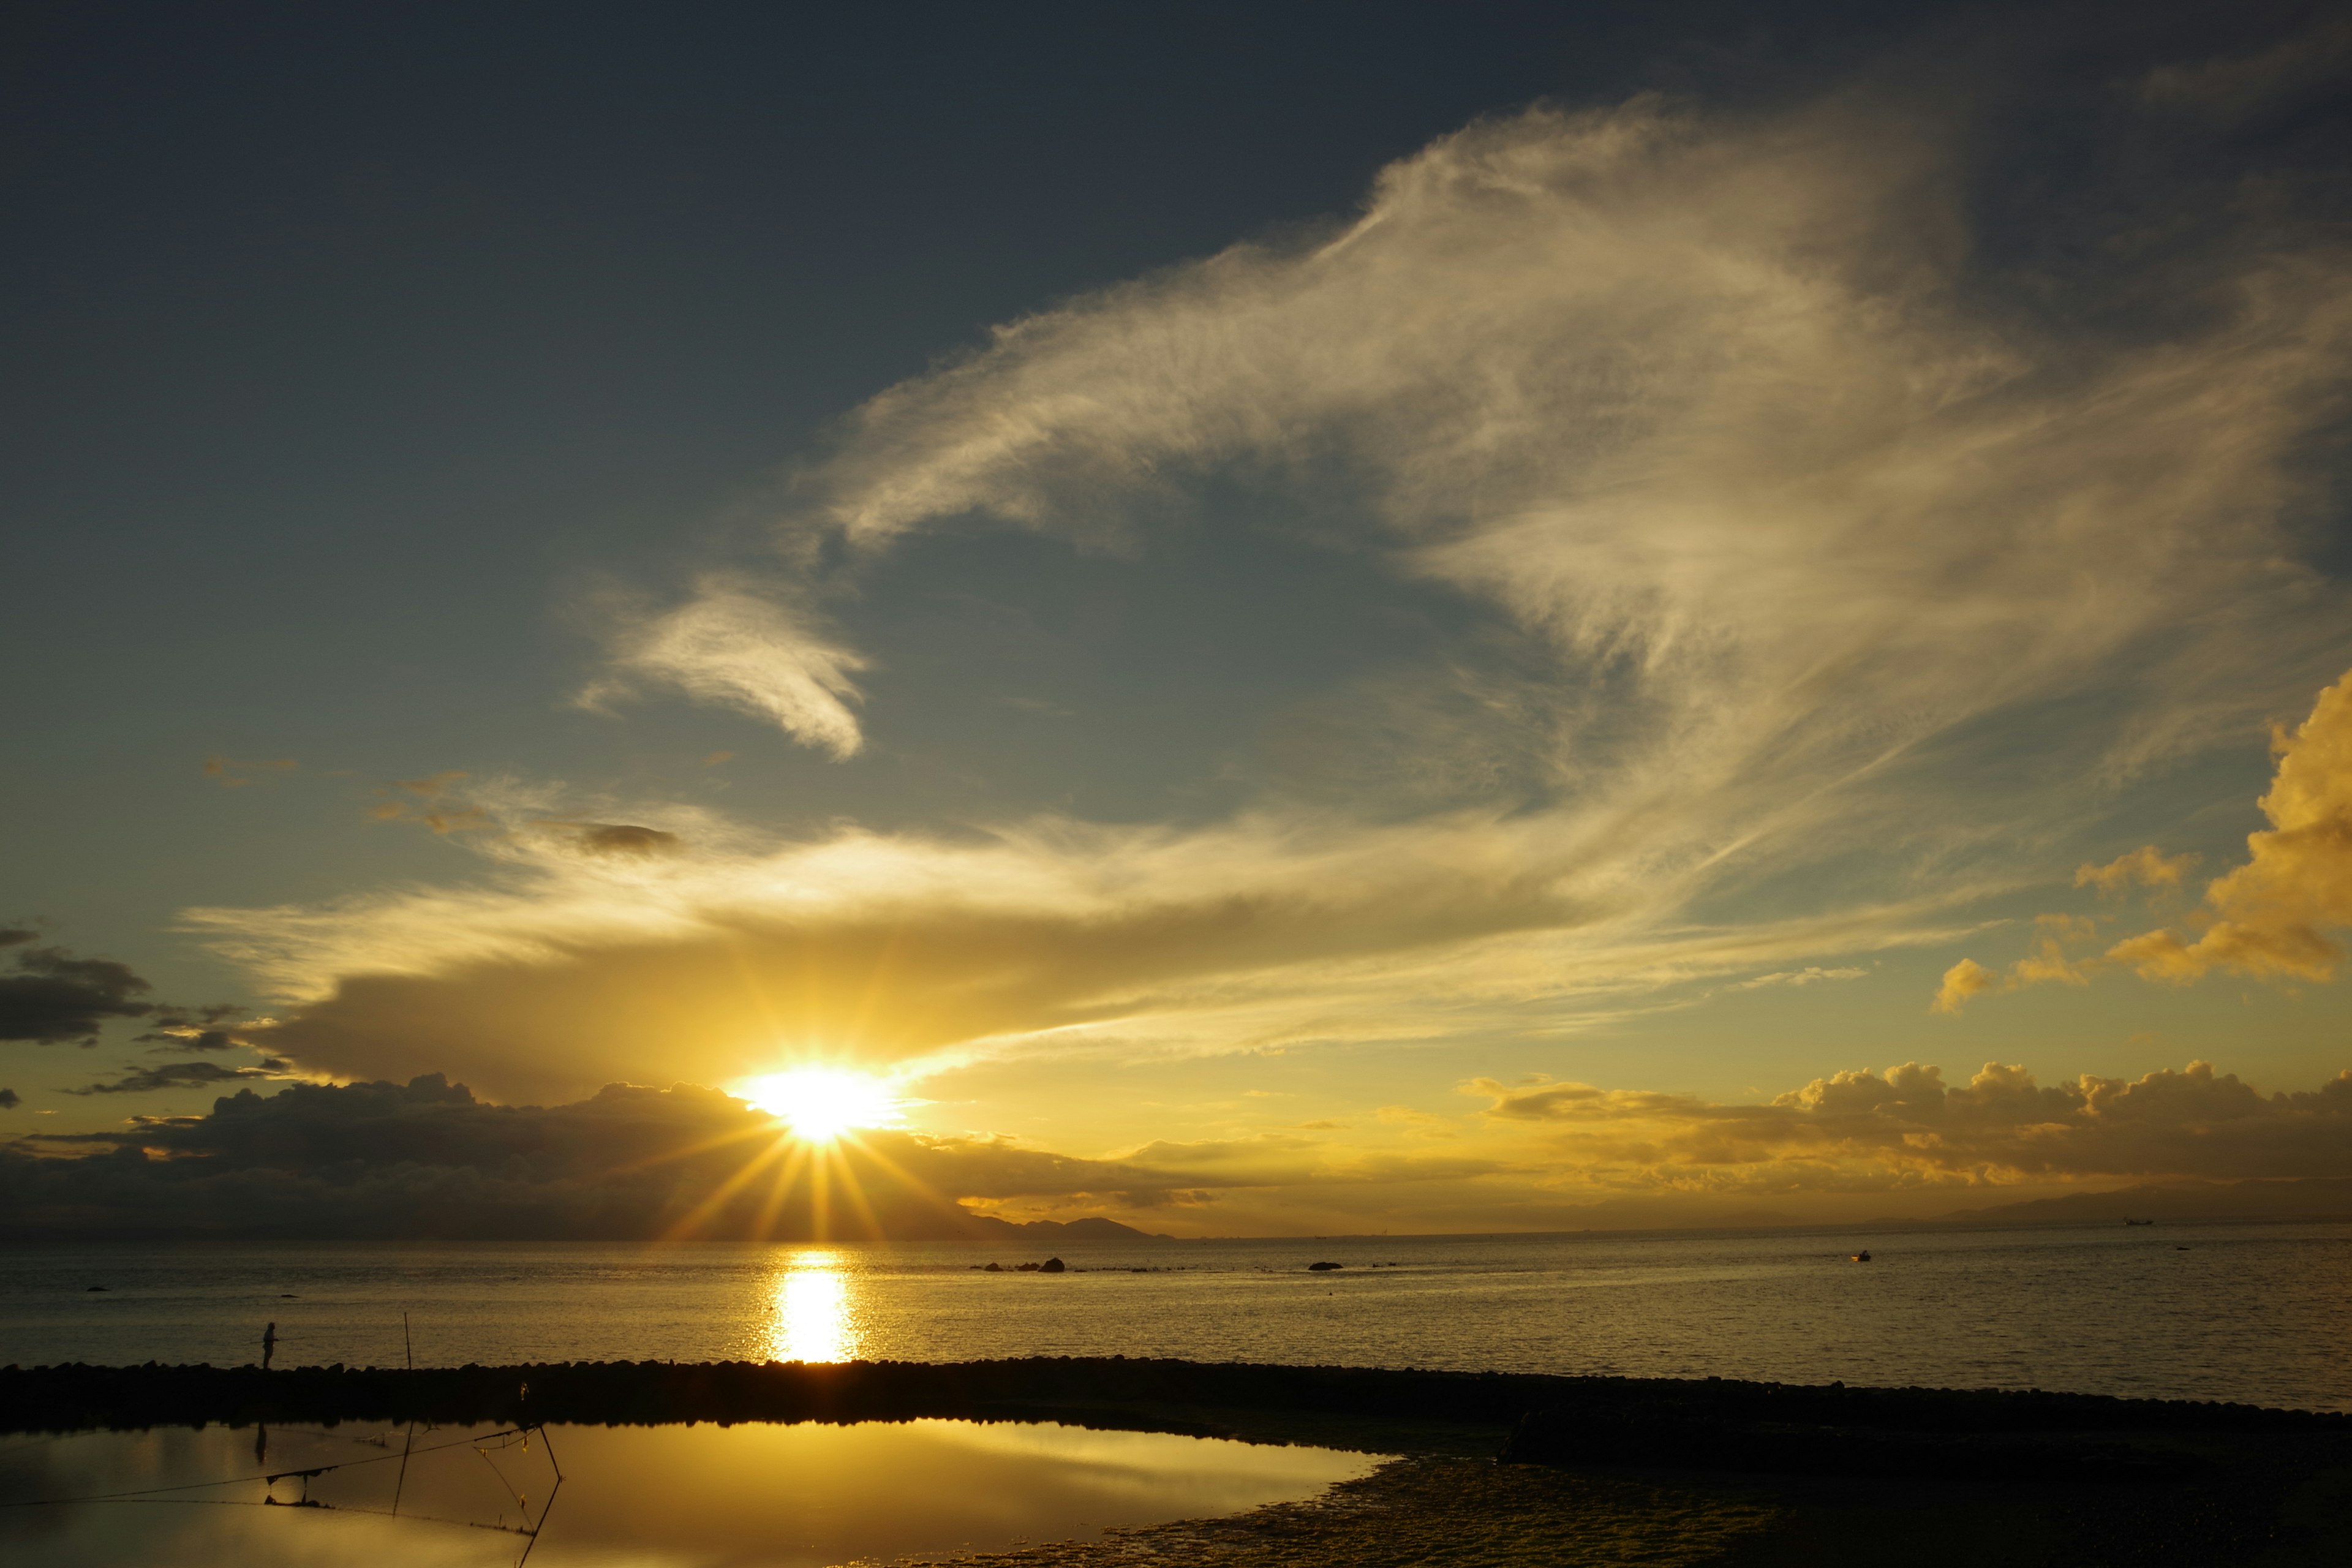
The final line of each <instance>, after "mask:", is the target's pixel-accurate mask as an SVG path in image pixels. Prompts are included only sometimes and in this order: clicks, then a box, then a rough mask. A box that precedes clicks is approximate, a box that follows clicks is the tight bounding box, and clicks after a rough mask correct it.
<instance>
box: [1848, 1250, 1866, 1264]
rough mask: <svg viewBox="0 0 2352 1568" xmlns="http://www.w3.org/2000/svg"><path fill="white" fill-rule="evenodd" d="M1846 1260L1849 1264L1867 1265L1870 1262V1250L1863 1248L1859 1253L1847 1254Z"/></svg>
mask: <svg viewBox="0 0 2352 1568" xmlns="http://www.w3.org/2000/svg"><path fill="white" fill-rule="evenodd" d="M1846 1258H1847V1259H1848V1260H1849V1261H1851V1262H1854V1263H1867V1262H1869V1261H1870V1248H1868V1247H1864V1248H1863V1249H1862V1250H1861V1251H1860V1252H1849V1253H1847V1254H1846Z"/></svg>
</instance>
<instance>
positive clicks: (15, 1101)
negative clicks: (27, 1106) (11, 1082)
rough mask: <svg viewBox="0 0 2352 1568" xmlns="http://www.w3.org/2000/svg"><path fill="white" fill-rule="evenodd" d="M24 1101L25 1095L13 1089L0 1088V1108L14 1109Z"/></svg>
mask: <svg viewBox="0 0 2352 1568" xmlns="http://www.w3.org/2000/svg"><path fill="white" fill-rule="evenodd" d="M24 1103H25V1097H24V1096H23V1095H20V1094H18V1093H17V1092H16V1090H15V1089H0V1110H16V1108H17V1107H18V1106H20V1105H22V1104H24Z"/></svg>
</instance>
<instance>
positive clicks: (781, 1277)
mask: <svg viewBox="0 0 2352 1568" xmlns="http://www.w3.org/2000/svg"><path fill="white" fill-rule="evenodd" d="M846 1261H847V1259H845V1258H844V1257H843V1256H842V1255H841V1254H840V1253H838V1252H833V1251H828V1250H826V1249H824V1248H823V1247H814V1248H810V1249H808V1250H804V1251H800V1252H793V1253H790V1254H787V1255H786V1256H785V1258H783V1260H782V1264H781V1265H780V1266H779V1267H778V1268H777V1269H776V1272H775V1276H774V1278H773V1279H771V1280H770V1281H769V1290H770V1296H771V1299H772V1302H773V1306H772V1310H771V1311H770V1313H769V1316H768V1345H767V1359H768V1360H770V1361H855V1360H856V1359H857V1357H858V1355H859V1353H860V1352H861V1350H862V1349H863V1347H864V1345H865V1342H866V1331H865V1328H864V1325H863V1324H862V1323H861V1322H860V1321H859V1320H860V1318H861V1317H862V1314H861V1313H860V1312H859V1311H858V1310H857V1300H856V1291H855V1290H854V1289H852V1288H851V1286H850V1280H849V1275H848V1271H847V1270H846V1268H845V1267H844V1265H845V1263H846Z"/></svg>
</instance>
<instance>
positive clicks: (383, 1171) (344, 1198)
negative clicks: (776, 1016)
mask: <svg viewBox="0 0 2352 1568" xmlns="http://www.w3.org/2000/svg"><path fill="white" fill-rule="evenodd" d="M43 1142H45V1143H46V1144H47V1145H48V1146H50V1147H58V1146H75V1145H81V1146H87V1145H90V1144H98V1145H108V1144H111V1145H113V1147H112V1148H111V1149H110V1151H108V1152H100V1153H94V1154H88V1155H85V1156H83V1157H79V1158H61V1157H57V1156H53V1155H44V1154H36V1153H32V1152H26V1149H25V1147H24V1146H22V1145H19V1146H16V1147H14V1148H7V1149H0V1215H5V1219H0V1233H5V1234H12V1235H16V1236H19V1237H40V1236H47V1237H68V1236H69V1237H77V1238H86V1237H135V1236H217V1237H228V1236H246V1237H305V1238H307V1237H366V1238H390V1237H436V1238H446V1239H457V1238H478V1239H500V1240H522V1239H552V1240H565V1239H576V1240H637V1239H654V1238H659V1237H702V1238H716V1239H772V1240H789V1241H799V1240H810V1239H819V1238H831V1239H836V1240H852V1239H864V1238H869V1237H892V1238H898V1239H908V1240H920V1239H950V1238H961V1237H992V1236H993V1237H1015V1236H1025V1237H1033V1238H1035V1239H1039V1240H1045V1241H1050V1240H1051V1239H1052V1238H1053V1237H1058V1236H1063V1235H1069V1234H1075V1235H1087V1234H1097V1235H1098V1236H1131V1235H1134V1234H1137V1233H1136V1232H1133V1231H1131V1230H1129V1229H1128V1228H1127V1227H1124V1226H1116V1225H1114V1224H1113V1223H1112V1222H1110V1221H1108V1220H1077V1221H1073V1222H1071V1225H1070V1226H1063V1225H1060V1224H1056V1223H1054V1222H1050V1221H1040V1222H1032V1223H1031V1224H1029V1225H1026V1226H1013V1225H1011V1224H1008V1223H1007V1222H1005V1221H1003V1220H998V1219H994V1218H992V1217H990V1216H987V1215H982V1214H977V1213H975V1212H973V1211H972V1210H971V1208H968V1207H966V1206H965V1205H964V1204H963V1203H962V1202H960V1201H959V1200H978V1201H980V1202H981V1203H982V1204H985V1203H986V1202H988V1201H990V1200H996V1199H1007V1198H1020V1197H1024V1196H1033V1195H1037V1194H1054V1195H1056V1196H1071V1195H1076V1194H1101V1195H1102V1197H1103V1198H1104V1199H1105V1200H1106V1201H1107V1202H1111V1203H1123V1204H1133V1203H1138V1202H1151V1201H1156V1200H1159V1199H1162V1198H1164V1196H1165V1194H1164V1193H1163V1192H1157V1191H1154V1190H1152V1182H1153V1178H1152V1176H1151V1173H1148V1172H1144V1171H1139V1170H1135V1169H1130V1168H1128V1167H1125V1166H1120V1165H1115V1164H1109V1163H1101V1162H1094V1161H1085V1160H1074V1159H1068V1158H1065V1157H1063V1156H1060V1155H1056V1154H1049V1153H1041V1152H1035V1151H1031V1150H1024V1149H1019V1148H1015V1147H1013V1146H1011V1145H1009V1144H1006V1143H1003V1142H994V1141H991V1140H987V1139H969V1138H966V1139H954V1138H929V1137H922V1136H919V1135H915V1134H911V1133H905V1132H890V1131H869V1132H866V1133H863V1134H860V1135H859V1137H858V1138H857V1139H856V1140H855V1141H844V1142H841V1143H840V1144H838V1145H836V1146H835V1148H834V1150H833V1151H832V1152H830V1153H827V1154H824V1155H812V1153H811V1152H810V1151H809V1150H808V1149H807V1148H806V1146H804V1145H800V1144H796V1143H792V1142H785V1141H783V1140H782V1138H781V1135H780V1132H779V1130H778V1128H777V1126H776V1124H775V1122H774V1121H773V1120H772V1119H771V1118H769V1117H768V1116H765V1115H763V1114H762V1113H761V1112H759V1111H757V1110H752V1109H751V1107H749V1106H747V1105H745V1104H744V1103H743V1102H742V1101H741V1100H736V1099H734V1098H733V1097H731V1096H729V1095H726V1094H722V1093H720V1092H719V1091H718V1090H716V1089H698V1088H695V1087H693V1086H691V1085H685V1084H680V1085H677V1086H674V1087H672V1088H670V1089H645V1088H638V1087H635V1086H632V1085H627V1084H609V1085H607V1086H606V1087H605V1088H604V1089H603V1090H602V1091H600V1092H599V1093H597V1094H596V1095H595V1096H593V1098H591V1099H588V1100H581V1101H577V1102H575V1103H573V1104H569V1105H556V1106H548V1107H540V1106H506V1105H491V1104H486V1103H484V1102H482V1101H480V1100H476V1099H475V1098H474V1096H473V1094H472V1093H471V1091H470V1090H468V1089H467V1088H466V1087H465V1086H464V1085H462V1084H451V1083H449V1082H447V1081H446V1079H444V1078H443V1077H442V1076H441V1075H440V1074H438V1073H436V1074H432V1075H430V1076H427V1077H423V1078H418V1079H414V1080H412V1081H411V1082H409V1083H408V1084H406V1085H398V1084H390V1083H358V1084H348V1085H342V1086H325V1085H314V1084H297V1085H294V1086H292V1087H290V1088H288V1089H285V1090H284V1091H283V1092H281V1093H278V1094H277V1095H274V1096H271V1097H269V1098H266V1099H265V1098H263V1097H262V1096H259V1095H257V1094H255V1093H254V1092H253V1091H252V1090H251V1089H242V1090H240V1091H239V1092H237V1093H236V1094H235V1095H232V1096H228V1097H226V1098H223V1099H221V1100H216V1101H215V1102H214V1108H213V1111H212V1114H210V1115H209V1116H203V1117H184V1118H170V1119H162V1118H155V1119H148V1118H142V1119H139V1120H138V1121H134V1122H133V1123H132V1125H131V1130H130V1131H125V1132H123V1133H120V1134H106V1133H92V1134H84V1135H79V1136H74V1137H60V1138H57V1139H51V1140H45V1141H43ZM76 1152H77V1153H79V1152H80V1150H79V1148H77V1149H76ZM820 1178H821V1179H820ZM820 1193H821V1194H822V1195H820ZM1072 1227H1075V1229H1073V1228H1072Z"/></svg>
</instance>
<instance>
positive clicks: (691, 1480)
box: [0, 1420, 1381, 1568]
mask: <svg viewBox="0 0 2352 1568" xmlns="http://www.w3.org/2000/svg"><path fill="white" fill-rule="evenodd" d="M1380 1462H1381V1461H1380V1460H1379V1458H1376V1457H1374V1456H1370V1455H1364V1454H1349V1453H1342V1452H1339V1451H1336V1450H1333V1449H1328V1448H1306V1447H1268V1446H1264V1445H1257V1444H1249V1443H1239V1442H1232V1441H1227V1440H1224V1439H1221V1438H1211V1437H1186V1436H1171V1435H1169V1434H1166V1433H1157V1432H1104V1431H1095V1430H1091V1429H1088V1428H1086V1427H1079V1426H1059V1425H1055V1424H1050V1423H1015V1422H974V1421H940V1420H923V1421H906V1422H863V1423H859V1424H856V1425H854V1426H828V1425H824V1424H821V1423H815V1422H803V1423H796V1424H793V1425H779V1424H772V1423H765V1422H753V1423H745V1424H742V1425H739V1426H711V1425H708V1424H703V1425H696V1426H549V1427H545V1428H535V1429H532V1430H530V1431H528V1432H518V1431H514V1430H511V1429H509V1428H503V1427H495V1426H471V1427H462V1426H438V1427H434V1426H423V1425H419V1426H415V1428H414V1429H413V1430H412V1429H411V1428H410V1427H409V1426H406V1425H404V1424H402V1425H393V1426H385V1425H383V1424H380V1423H368V1422H352V1423H345V1424H344V1425H343V1426H340V1427H336V1428H331V1429H329V1428H320V1427H288V1426H271V1427H268V1428H256V1427H251V1426H247V1427H227V1426H208V1427H204V1428H201V1429H192V1428H186V1427H159V1428H155V1429H153V1430H150V1431H145V1432H83V1433H74V1434H70V1435H68V1436H9V1437H0V1557H5V1559H6V1560H7V1561H8V1562H9V1563H11V1564H15V1565H22V1568H32V1565H35V1564H38V1565H40V1568H52V1565H54V1568H67V1565H72V1568H82V1565H85V1564H87V1565H91V1568H98V1565H113V1564H132V1563H138V1564H148V1563H238V1564H240V1565H241V1568H280V1565H283V1568H298V1565H299V1568H329V1565H334V1564H343V1563H402V1564H405V1565H413V1568H475V1565H477V1564H479V1565H484V1568H488V1565H490V1564H514V1563H520V1562H521V1561H522V1559H523V1558H524V1555H525V1553H526V1552H528V1554H529V1560H530V1564H531V1568H562V1565H563V1564H567V1563H571V1564H596V1565H597V1568H751V1565H753V1564H759V1565H761V1568H770V1565H772V1568H819V1565H830V1564H840V1563H889V1562H892V1561H894V1560H896V1559H899V1558H918V1559H926V1560H932V1561H938V1560H951V1559H953V1558H955V1557H958V1556H961V1555H962V1554H964V1553H966V1552H989V1551H1003V1550H1004V1549H1006V1548H1008V1547H1012V1546H1016V1545H1021V1544H1024V1543H1028V1542H1040V1541H1060V1540H1070V1539H1083V1538H1087V1537H1091V1536H1097V1535H1099V1534H1101V1533H1102V1532H1103V1531H1105V1530H1106V1529H1108V1528H1110V1527H1113V1526H1118V1525H1134V1524H1150V1523H1156V1522H1159V1521H1164V1520H1171V1519H1198V1518H1206V1517H1211V1516H1214V1515H1219V1514H1229V1513H1238V1512H1241V1511H1243V1510H1247V1509H1252V1508H1255V1507H1258V1506H1259V1505H1261V1504H1264V1503H1270V1502H1281V1501H1286V1500H1292V1499H1297V1498H1305V1497H1311V1496H1313V1495H1314V1494H1316V1493H1317V1492H1319V1491H1321V1490H1322V1489H1324V1488H1326V1487H1328V1486H1329V1485H1331V1484H1332V1483H1333V1482H1336V1481H1341V1480H1348V1479H1353V1478H1355V1477H1358V1476H1361V1475H1364V1474H1366V1473H1368V1472H1369V1471H1370V1469H1371V1468H1373V1467H1374V1466H1375V1465H1377V1464H1379V1463H1380ZM305 1471H310V1472H315V1473H313V1474H308V1475H306V1474H303V1473H302V1472H305ZM271 1477H275V1478H276V1479H274V1480H273V1479H268V1478H271ZM123 1494H138V1495H128V1496H126V1495H123Z"/></svg>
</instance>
